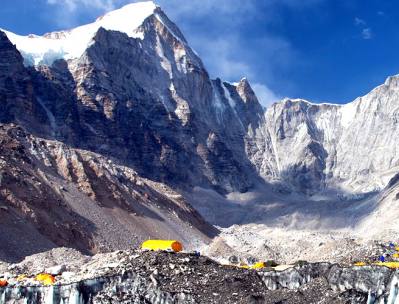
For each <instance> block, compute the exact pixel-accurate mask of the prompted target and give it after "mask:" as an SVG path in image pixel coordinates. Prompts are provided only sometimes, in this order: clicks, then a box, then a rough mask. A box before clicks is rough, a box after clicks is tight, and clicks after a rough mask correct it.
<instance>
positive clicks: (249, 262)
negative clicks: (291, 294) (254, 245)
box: [227, 255, 307, 271]
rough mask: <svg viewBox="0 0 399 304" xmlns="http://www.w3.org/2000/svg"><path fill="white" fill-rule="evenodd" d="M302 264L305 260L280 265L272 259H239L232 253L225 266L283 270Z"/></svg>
mask: <svg viewBox="0 0 399 304" xmlns="http://www.w3.org/2000/svg"><path fill="white" fill-rule="evenodd" d="M304 264H307V262H306V261H297V262H295V263H294V264H289V265H280V264H278V263H276V262H275V261H273V260H268V261H258V260H257V259H256V258H254V257H248V258H245V259H241V260H240V259H239V258H238V257H237V256H234V255H233V256H230V257H229V262H228V264H227V266H234V267H239V268H243V269H254V270H259V269H264V268H270V269H274V270H276V271H281V270H285V269H288V268H292V267H294V266H303V265H304Z"/></svg>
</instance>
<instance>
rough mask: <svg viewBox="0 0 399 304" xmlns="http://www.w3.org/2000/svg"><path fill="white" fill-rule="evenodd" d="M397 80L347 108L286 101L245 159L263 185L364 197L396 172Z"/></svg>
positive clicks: (270, 112) (274, 109) (270, 114)
mask: <svg viewBox="0 0 399 304" xmlns="http://www.w3.org/2000/svg"><path fill="white" fill-rule="evenodd" d="M398 79H399V78H398V76H394V77H390V78H388V79H387V81H386V82H385V84H383V85H381V86H380V87H378V88H376V89H374V90H373V91H372V92H370V93H369V94H367V95H366V96H363V97H360V98H358V99H356V100H355V101H353V102H352V103H349V104H346V105H332V104H320V105H318V104H312V103H309V102H307V101H305V100H289V99H285V100H283V101H282V102H280V103H276V104H274V105H273V106H271V107H270V108H269V109H267V111H266V113H265V122H264V124H263V126H261V127H260V128H259V129H258V130H257V133H256V135H257V139H256V143H257V145H256V147H255V148H254V150H252V151H251V154H250V158H251V160H252V162H253V163H254V164H255V165H256V167H257V168H258V171H259V172H260V174H261V175H262V176H263V177H265V178H266V179H267V180H274V179H277V180H282V181H285V182H288V184H289V185H291V186H293V187H294V188H295V189H300V190H301V191H303V192H309V193H314V192H315V191H319V190H333V191H338V192H342V193H344V194H348V195H349V196H350V195H351V194H360V195H362V194H363V195H364V194H368V193H376V192H378V191H380V190H382V189H383V188H384V187H385V186H386V185H387V184H388V182H389V180H390V178H392V177H393V176H394V175H395V174H396V173H397V172H398V169H399V168H398V166H399V159H398V153H397V146H398V145H397V143H396V138H397V133H398V125H399V124H398V119H397V115H398V113H397V112H398V100H399V96H398V88H399V87H398Z"/></svg>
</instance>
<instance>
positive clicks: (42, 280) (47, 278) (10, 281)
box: [0, 273, 56, 288]
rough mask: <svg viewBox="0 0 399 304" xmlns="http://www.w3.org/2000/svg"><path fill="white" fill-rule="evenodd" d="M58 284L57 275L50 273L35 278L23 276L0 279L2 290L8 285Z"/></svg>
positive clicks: (40, 274)
mask: <svg viewBox="0 0 399 304" xmlns="http://www.w3.org/2000/svg"><path fill="white" fill-rule="evenodd" d="M55 282H56V277H55V275H52V274H49V273H39V274H37V275H34V276H28V275H26V274H21V275H19V276H17V277H15V278H0V288H1V287H7V286H8V285H11V286H14V285H19V284H27V283H29V284H32V285H44V286H50V285H54V284H55Z"/></svg>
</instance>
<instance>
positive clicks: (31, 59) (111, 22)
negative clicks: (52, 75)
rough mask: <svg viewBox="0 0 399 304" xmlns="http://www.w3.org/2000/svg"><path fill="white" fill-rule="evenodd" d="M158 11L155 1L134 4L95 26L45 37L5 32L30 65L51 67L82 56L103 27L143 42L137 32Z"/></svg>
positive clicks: (101, 19)
mask: <svg viewBox="0 0 399 304" xmlns="http://www.w3.org/2000/svg"><path fill="white" fill-rule="evenodd" d="M156 8H157V6H156V4H155V3H154V2H152V1H147V2H139V3H131V4H128V5H126V6H124V7H122V8H121V9H118V10H115V11H112V12H109V13H107V14H105V15H104V16H102V17H99V18H98V19H97V20H96V21H95V22H93V23H90V24H87V25H83V26H79V27H77V28H75V29H72V30H69V31H61V32H53V33H49V34H45V35H44V36H36V35H28V36H19V35H16V34H14V33H12V32H9V31H5V30H3V31H4V32H5V33H6V35H7V37H8V39H10V41H11V42H12V43H13V44H15V45H16V47H17V49H18V50H19V51H20V52H21V54H22V56H23V57H24V59H25V64H26V65H51V64H52V63H53V62H54V61H55V60H57V59H65V60H67V59H74V58H79V57H80V56H82V54H83V53H84V51H85V50H86V49H87V47H88V46H89V45H90V43H91V42H92V38H93V37H94V35H95V34H96V33H97V31H98V29H99V28H100V27H103V28H104V29H106V30H113V31H118V32H123V33H126V34H127V35H128V36H129V37H133V38H141V39H143V36H142V34H141V33H138V32H137V31H136V29H137V28H138V27H139V26H140V25H142V24H143V22H144V20H145V19H146V18H147V17H149V16H151V15H152V14H154V11H155V9H156Z"/></svg>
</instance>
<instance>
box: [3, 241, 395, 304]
mask: <svg viewBox="0 0 399 304" xmlns="http://www.w3.org/2000/svg"><path fill="white" fill-rule="evenodd" d="M56 251H57V252H55V250H53V251H52V252H47V253H42V254H40V255H41V258H39V256H38V255H36V257H33V258H32V257H31V258H27V259H25V260H24V261H23V262H21V263H19V264H12V265H8V264H2V267H1V268H0V271H3V273H1V272H0V277H1V276H2V277H6V278H7V280H8V282H9V283H8V286H6V287H3V288H0V303H32V304H33V303H387V302H386V301H388V303H394V302H393V301H394V300H396V296H397V292H395V288H397V285H398V283H397V282H398V278H399V274H398V275H397V274H396V272H395V271H394V270H392V269H389V268H387V267H379V266H364V267H357V266H355V267H354V266H351V267H345V266H341V265H338V264H330V263H327V262H323V263H299V264H297V265H296V266H295V265H291V266H287V267H285V268H286V269H285V270H282V271H277V270H276V269H274V268H271V267H270V268H263V269H260V270H253V269H243V268H239V267H237V266H232V265H222V264H220V263H218V262H216V261H214V260H212V259H210V258H208V257H205V256H198V255H195V254H193V253H168V252H142V251H117V252H113V253H107V254H98V255H95V256H93V257H87V256H83V255H81V254H79V253H78V252H74V251H71V250H70V249H57V250H56ZM68 256H69V257H72V256H73V259H72V260H73V262H72V261H71V258H68ZM44 257H47V258H44ZM63 262H66V263H65V264H62V263H63ZM42 272H53V274H54V275H55V278H56V282H55V284H54V285H51V286H43V285H41V284H40V283H39V282H37V281H35V280H34V279H33V278H34V276H35V275H36V274H38V273H42ZM54 272H57V273H54ZM21 275H26V277H25V278H22V279H21ZM18 276H19V278H18ZM395 286H396V287H395ZM389 301H391V302H389Z"/></svg>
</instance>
